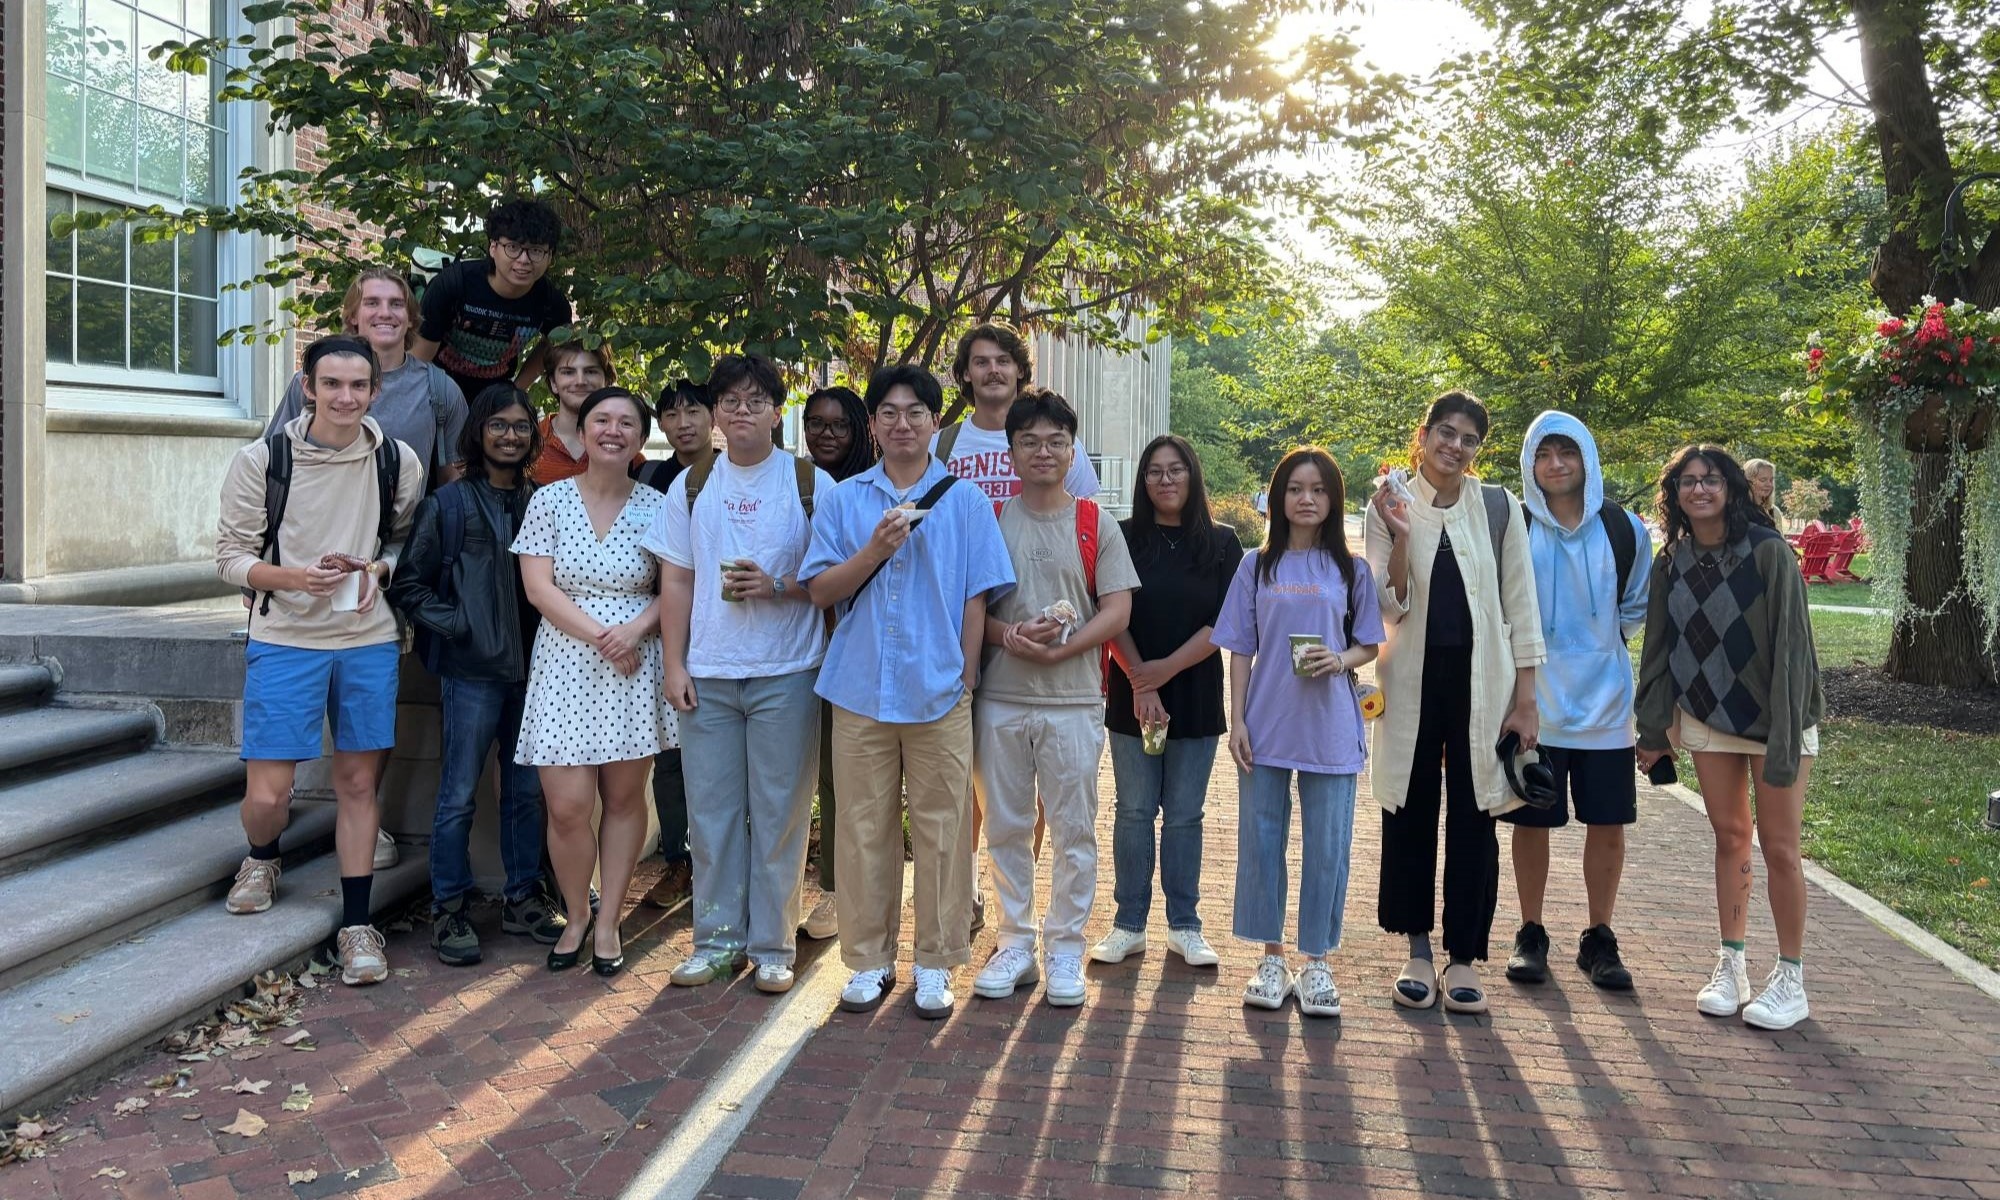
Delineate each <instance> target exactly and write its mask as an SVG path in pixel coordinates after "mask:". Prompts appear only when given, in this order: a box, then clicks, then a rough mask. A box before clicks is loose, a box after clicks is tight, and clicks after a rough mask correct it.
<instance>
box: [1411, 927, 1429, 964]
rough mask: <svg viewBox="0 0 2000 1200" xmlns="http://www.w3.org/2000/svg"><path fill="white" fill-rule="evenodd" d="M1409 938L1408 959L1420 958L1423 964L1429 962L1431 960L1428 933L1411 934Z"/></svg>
mask: <svg viewBox="0 0 2000 1200" xmlns="http://www.w3.org/2000/svg"><path fill="white" fill-rule="evenodd" d="M1409 936H1410V957H1411V958H1421V959H1423V960H1424V961H1425V962H1429V961H1430V960H1431V935H1430V934H1428V933H1413V934H1410V935H1409Z"/></svg>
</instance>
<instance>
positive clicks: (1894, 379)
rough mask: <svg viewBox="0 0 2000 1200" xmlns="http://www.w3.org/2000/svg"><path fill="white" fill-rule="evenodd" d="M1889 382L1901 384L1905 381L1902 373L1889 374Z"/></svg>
mask: <svg viewBox="0 0 2000 1200" xmlns="http://www.w3.org/2000/svg"><path fill="white" fill-rule="evenodd" d="M1889 382H1890V383H1894V384H1899V385H1900V384H1901V383H1902V382H1903V377H1902V376H1901V375H1891V376H1889Z"/></svg>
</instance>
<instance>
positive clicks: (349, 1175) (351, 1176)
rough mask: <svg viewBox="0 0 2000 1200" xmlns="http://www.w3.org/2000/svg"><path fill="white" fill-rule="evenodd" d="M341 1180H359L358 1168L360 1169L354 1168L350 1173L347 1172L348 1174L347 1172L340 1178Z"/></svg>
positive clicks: (359, 1171)
mask: <svg viewBox="0 0 2000 1200" xmlns="http://www.w3.org/2000/svg"><path fill="white" fill-rule="evenodd" d="M341 1178H342V1179H359V1178H361V1168H360V1167H356V1168H354V1169H353V1170H352V1171H349V1172H348V1173H347V1174H345V1175H343V1176H341Z"/></svg>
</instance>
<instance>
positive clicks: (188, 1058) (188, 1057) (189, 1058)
mask: <svg viewBox="0 0 2000 1200" xmlns="http://www.w3.org/2000/svg"><path fill="white" fill-rule="evenodd" d="M181 1061H182V1062H207V1061H208V1055H207V1054H205V1053H204V1054H183V1055H181Z"/></svg>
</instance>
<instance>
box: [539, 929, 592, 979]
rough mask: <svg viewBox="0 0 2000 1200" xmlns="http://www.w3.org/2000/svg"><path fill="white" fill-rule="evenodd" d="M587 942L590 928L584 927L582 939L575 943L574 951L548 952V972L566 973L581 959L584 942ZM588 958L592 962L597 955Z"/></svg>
mask: <svg viewBox="0 0 2000 1200" xmlns="http://www.w3.org/2000/svg"><path fill="white" fill-rule="evenodd" d="M589 940H590V926H588V925H585V926H584V927H583V939H582V941H579V942H577V944H576V949H574V950H569V951H561V950H551V951H549V970H551V971H567V970H569V969H570V968H571V967H573V966H575V965H576V964H577V963H578V962H580V961H581V960H582V959H583V946H584V942H588V941H589ZM590 957H591V958H592V959H593V960H594V959H596V957H597V955H595V954H592V955H591V956H590Z"/></svg>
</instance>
